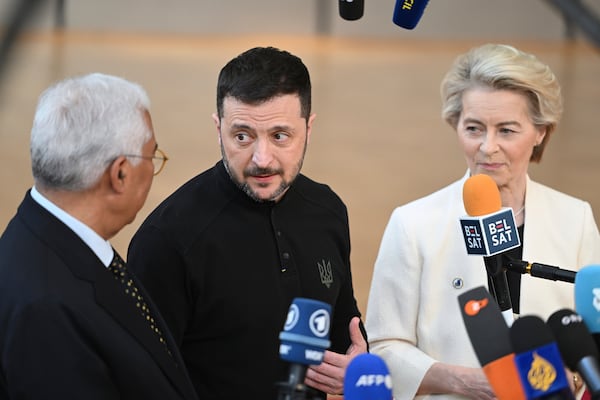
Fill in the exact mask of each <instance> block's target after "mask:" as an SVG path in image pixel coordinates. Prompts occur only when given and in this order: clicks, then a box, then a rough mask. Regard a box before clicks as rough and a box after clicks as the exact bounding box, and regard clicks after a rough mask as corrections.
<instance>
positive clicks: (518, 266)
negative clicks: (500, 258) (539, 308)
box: [504, 260, 577, 283]
mask: <svg viewBox="0 0 600 400" xmlns="http://www.w3.org/2000/svg"><path fill="white" fill-rule="evenodd" d="M504 266H505V267H506V269H508V270H509V271H513V272H518V273H520V274H529V275H531V276H535V277H536V278H544V279H550V280H553V281H563V282H570V283H573V282H575V275H576V274H577V272H576V271H569V270H568V269H561V268H559V267H554V266H552V265H546V264H540V263H530V262H529V261H518V260H508V261H506V263H505V264H504Z"/></svg>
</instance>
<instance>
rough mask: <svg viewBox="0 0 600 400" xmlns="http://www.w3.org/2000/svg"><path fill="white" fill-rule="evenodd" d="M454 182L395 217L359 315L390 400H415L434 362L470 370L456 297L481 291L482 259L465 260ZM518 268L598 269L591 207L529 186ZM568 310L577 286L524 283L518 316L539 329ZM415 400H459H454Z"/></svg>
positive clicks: (598, 240)
mask: <svg viewBox="0 0 600 400" xmlns="http://www.w3.org/2000/svg"><path fill="white" fill-rule="evenodd" d="M468 176H469V173H468V172H467V174H466V175H465V176H464V177H463V178H462V179H461V180H459V181H456V182H454V183H452V184H451V185H449V186H447V187H445V188H443V189H441V190H439V191H437V192H435V193H432V194H430V195H428V196H426V197H424V198H421V199H419V200H416V201H413V202H411V203H408V204H406V205H404V206H401V207H398V208H396V209H395V210H394V211H393V213H392V215H391V218H390V220H389V222H388V225H387V227H386V229H385V232H384V234H383V238H382V241H381V246H380V249H379V254H378V256H377V259H376V261H375V268H374V271H373V279H372V282H371V290H370V294H369V299H368V306H367V313H366V328H367V333H368V337H369V344H370V349H371V351H372V352H373V353H375V354H378V355H380V356H381V357H382V358H383V359H384V360H385V362H386V363H387V365H388V367H389V369H390V373H391V376H392V380H393V391H394V397H395V399H396V400H403V399H413V398H415V393H416V392H417V389H418V387H419V386H420V384H421V380H422V379H423V376H424V375H425V373H426V372H427V370H428V369H429V367H431V365H432V364H433V363H434V362H436V361H440V362H444V363H449V364H457V365H463V366H470V367H477V366H479V362H478V360H477V357H476V355H475V353H474V351H473V348H472V346H471V342H470V340H469V337H468V335H467V332H466V329H465V327H464V323H463V319H462V315H461V312H460V309H459V307H458V300H457V296H458V295H459V294H461V293H464V292H466V291H468V290H470V289H472V288H474V287H477V286H485V287H487V275H486V270H485V266H484V263H483V257H481V256H470V255H467V252H466V247H465V243H464V240H463V236H462V232H461V227H460V223H459V219H460V217H462V216H465V215H466V211H465V209H464V205H463V198H462V189H463V184H464V182H465V180H466V179H467V178H468ZM523 236H524V237H523V238H521V240H522V243H523V260H526V261H529V262H537V263H543V264H549V265H554V266H558V267H560V268H563V269H569V270H578V269H579V268H581V267H583V266H586V265H589V264H593V263H600V234H599V233H598V227H597V226H596V223H595V220H594V216H593V214H592V209H591V206H590V205H589V203H587V202H584V201H582V200H579V199H576V198H574V197H571V196H568V195H566V194H563V193H560V192H558V191H556V190H553V189H551V188H548V187H546V186H544V185H541V184H539V183H536V182H533V181H531V180H530V179H529V177H528V178H527V194H526V199H525V231H524V235H523ZM561 308H572V309H574V285H573V284H572V283H568V282H560V281H552V280H546V279H542V278H536V277H532V276H530V275H523V276H522V277H521V300H520V311H521V315H531V314H534V315H538V316H539V317H541V318H542V319H544V320H546V319H547V318H548V316H549V315H551V314H552V313H553V312H554V311H557V310H559V309H561ZM417 398H420V399H426V398H435V399H459V398H461V397H459V396H450V395H439V396H418V397H417Z"/></svg>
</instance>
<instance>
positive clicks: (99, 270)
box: [18, 193, 196, 398]
mask: <svg viewBox="0 0 600 400" xmlns="http://www.w3.org/2000/svg"><path fill="white" fill-rule="evenodd" d="M18 213H19V215H20V217H21V218H22V219H23V221H24V222H25V223H26V225H27V226H28V227H29V228H30V229H31V230H32V231H34V232H35V233H36V235H38V237H40V239H41V240H42V241H44V242H46V244H47V245H48V247H49V248H50V249H52V250H54V251H55V252H56V254H57V255H58V256H59V257H60V258H61V259H62V260H63V262H64V263H65V264H66V265H67V266H68V267H69V269H70V270H71V272H72V273H73V275H74V276H76V277H77V278H79V279H82V280H86V281H89V282H91V283H92V284H93V286H94V289H95V293H96V302H97V303H98V304H99V305H100V306H101V307H102V308H104V309H105V310H106V311H107V312H108V313H109V314H110V315H112V317H113V318H114V319H115V320H116V321H117V322H118V323H119V324H120V325H121V326H123V328H124V329H126V330H127V331H128V332H129V333H130V334H131V335H132V336H133V337H134V338H135V339H136V340H137V341H138V342H139V343H140V344H141V345H142V347H144V348H145V349H146V350H147V351H148V352H149V353H150V354H151V356H152V358H154V360H155V361H156V363H157V364H158V365H159V366H160V368H161V369H162V370H163V372H164V373H165V375H166V376H167V377H168V378H169V380H170V381H171V382H172V383H173V386H175V387H176V388H177V389H178V390H179V391H181V392H182V394H183V395H184V397H186V398H196V396H195V394H194V393H193V389H192V386H191V384H190V383H189V380H188V377H187V373H186V370H185V368H184V365H183V360H182V358H181V355H180V354H179V351H178V349H177V344H176V343H175V342H174V340H173V338H172V336H171V334H170V332H169V331H168V328H167V326H166V324H165V322H164V320H163V319H162V318H161V317H160V315H159V314H158V312H157V308H156V306H155V305H154V304H153V303H152V301H151V300H150V297H149V295H148V294H147V293H146V292H145V291H144V289H143V287H142V285H141V284H140V282H139V281H137V280H136V281H135V282H136V285H138V288H139V289H140V290H141V291H142V293H143V295H144V297H145V299H146V302H147V303H148V305H149V306H150V307H152V310H153V312H154V314H155V318H156V320H157V322H158V324H159V327H160V329H161V330H162V332H163V333H164V337H165V340H167V343H168V345H169V349H170V350H171V352H172V354H173V357H171V356H169V354H168V353H167V352H166V350H165V348H164V346H163V344H162V343H160V341H159V340H158V337H157V336H156V335H155V334H154V332H153V331H152V330H151V328H150V326H149V325H148V323H147V322H146V320H145V319H144V318H143V317H142V315H141V313H140V312H138V310H137V309H136V308H135V306H134V305H133V303H132V302H131V299H130V298H129V297H128V296H127V295H126V294H125V292H124V291H123V290H122V288H121V286H120V285H119V283H118V282H117V281H116V280H115V279H114V278H113V275H112V273H110V271H108V270H107V268H106V267H105V266H104V265H103V264H102V263H101V262H100V260H99V259H98V257H96V255H95V254H94V253H93V252H92V250H91V249H90V248H89V247H88V246H87V245H86V244H85V243H84V242H83V241H82V240H81V239H80V238H79V237H78V236H77V235H76V234H75V233H74V232H73V231H72V230H71V229H70V228H69V227H67V226H66V225H64V224H63V223H62V222H61V221H60V220H58V219H57V218H56V217H55V216H53V215H52V214H50V213H49V212H48V211H47V210H46V209H44V208H43V207H41V206H40V205H39V204H38V203H37V202H35V201H34V200H33V199H32V198H31V196H30V194H29V193H27V195H26V197H25V199H24V200H23V202H22V203H21V205H20V207H19V211H18ZM134 279H135V277H134Z"/></svg>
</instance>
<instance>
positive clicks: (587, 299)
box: [575, 265, 600, 349]
mask: <svg viewBox="0 0 600 400" xmlns="http://www.w3.org/2000/svg"><path fill="white" fill-rule="evenodd" d="M575 310H576V311H577V313H578V314H579V315H581V317H582V318H583V322H585V325H586V326H587V328H588V329H589V331H590V333H591V334H592V337H593V338H594V341H595V342H596V347H597V348H598V349H600V265H588V266H585V267H583V268H581V269H580V270H579V271H578V272H577V275H575Z"/></svg>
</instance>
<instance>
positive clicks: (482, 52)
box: [441, 44, 563, 162]
mask: <svg viewBox="0 0 600 400" xmlns="http://www.w3.org/2000/svg"><path fill="white" fill-rule="evenodd" d="M476 87H484V88H491V89H494V90H510V91H515V92H518V93H521V94H523V95H524V96H525V97H526V99H527V102H528V105H529V116H530V117H531V121H532V122H533V124H534V125H536V126H540V127H545V128H546V135H545V136H544V140H543V141H542V143H540V144H539V145H537V146H535V147H534V149H533V153H532V154H531V158H530V161H533V162H539V161H540V160H541V158H542V153H543V152H544V148H545V146H546V143H547V142H548V140H549V139H550V135H551V134H552V132H554V130H555V129H556V126H557V125H558V122H559V120H560V117H561V115H562V111H563V106H562V96H561V90H560V84H559V83H558V80H557V79H556V76H555V75H554V73H553V72H552V71H551V70H550V67H548V66H547V65H546V64H544V63H542V62H541V61H539V60H538V59H537V58H536V57H535V56H534V55H532V54H529V53H525V52H523V51H520V50H518V49H516V48H514V47H512V46H508V45H502V44H485V45H483V46H480V47H476V48H473V49H471V50H469V51H468V52H467V53H465V54H462V55H460V56H459V57H458V58H457V59H456V60H455V61H454V64H453V65H452V67H451V68H450V70H449V71H448V72H447V73H446V76H445V77H444V79H443V80H442V84H441V96H442V118H443V119H444V120H445V121H446V122H448V124H450V126H452V128H454V129H456V127H457V125H458V120H459V118H460V114H461V113H462V96H463V93H464V92H466V91H467V90H469V89H473V88H476Z"/></svg>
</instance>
